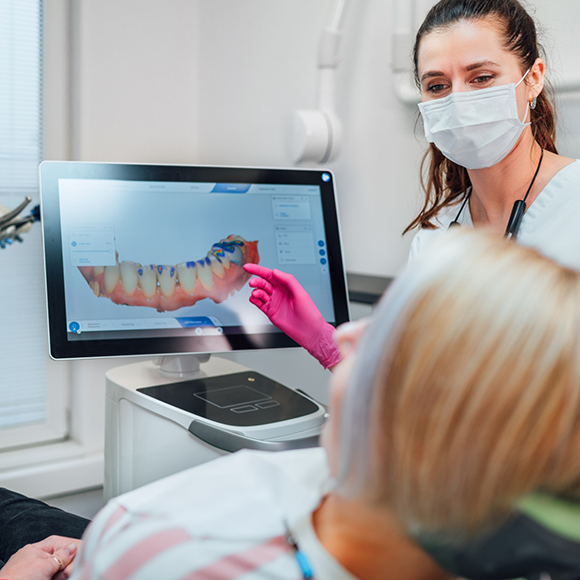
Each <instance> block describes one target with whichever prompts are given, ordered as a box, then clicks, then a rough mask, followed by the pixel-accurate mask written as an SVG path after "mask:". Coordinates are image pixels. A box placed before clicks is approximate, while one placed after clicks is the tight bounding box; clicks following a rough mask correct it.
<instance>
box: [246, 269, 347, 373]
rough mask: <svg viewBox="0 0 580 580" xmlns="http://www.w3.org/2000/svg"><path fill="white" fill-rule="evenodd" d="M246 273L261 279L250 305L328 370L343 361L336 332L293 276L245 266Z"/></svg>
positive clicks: (254, 285)
mask: <svg viewBox="0 0 580 580" xmlns="http://www.w3.org/2000/svg"><path fill="white" fill-rule="evenodd" d="M244 270H245V271H246V272H248V273H249V274H253V275H254V276H258V278H252V279H251V280H250V282H249V285H250V286H251V287H252V288H253V289H254V290H252V295H251V296H250V302H251V303H252V304H254V306H257V307H258V308H259V309H260V310H261V311H262V312H263V313H264V314H265V315H266V316H267V317H268V318H269V319H270V321H271V322H272V324H274V325H276V326H277V327H278V328H279V329H280V330H282V331H283V332H285V333H286V334H287V335H288V336H289V337H290V338H291V339H293V340H295V341H296V342H297V343H298V344H299V345H300V346H303V347H304V348H305V349H306V350H307V351H308V352H309V353H310V354H311V355H312V356H313V357H314V358H316V359H317V360H318V361H319V362H320V364H321V365H322V366H323V367H324V368H325V369H327V368H329V367H332V366H334V365H335V364H336V363H338V362H339V361H340V359H341V358H342V355H341V354H340V352H339V350H338V348H337V346H336V344H335V343H334V339H333V336H334V332H335V328H334V326H332V324H328V322H326V321H325V320H324V318H322V314H320V312H319V311H318V308H316V305H315V304H314V302H313V301H312V298H310V296H308V293H307V292H306V290H304V288H302V286H301V285H300V283H299V282H298V280H296V278H294V276H292V274H286V273H285V272H280V270H270V269H269V268H264V266H258V264H246V265H245V266H244Z"/></svg>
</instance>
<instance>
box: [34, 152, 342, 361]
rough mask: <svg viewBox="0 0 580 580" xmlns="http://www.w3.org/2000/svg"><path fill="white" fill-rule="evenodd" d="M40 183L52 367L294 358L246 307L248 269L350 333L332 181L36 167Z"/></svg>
mask: <svg viewBox="0 0 580 580" xmlns="http://www.w3.org/2000/svg"><path fill="white" fill-rule="evenodd" d="M40 184H41V210H42V225H43V236H44V253H45V267H46V289H47V300H48V327H49V344H50V354H51V356H52V357H53V358H55V359H74V358H94V357H117V356H134V355H180V354H185V353H212V352H224V351H230V350H246V349H257V348H258V349H260V348H281V347H292V346H297V345H296V343H295V342H294V341H292V340H291V339H290V338H289V337H288V336H286V335H285V334H284V333H283V332H281V331H280V330H279V329H277V328H276V327H275V326H273V325H272V324H271V323H270V321H269V320H268V318H267V317H266V316H265V315H264V314H263V313H262V312H261V311H260V310H258V309H257V308H256V307H255V306H253V305H252V304H251V303H250V302H249V300H248V298H249V295H250V292H251V288H250V287H249V286H248V283H247V282H248V279H249V277H250V276H249V275H248V274H247V273H245V272H244V270H243V267H242V266H243V264H244V263H248V262H252V263H259V264H260V265H263V266H266V267H268V268H277V269H279V270H283V271H285V272H289V273H291V274H293V275H294V276H295V277H296V278H297V279H298V280H299V282H300V283H301V284H302V286H303V287H304V288H305V289H306V290H307V291H308V293H309V294H310V296H311V297H312V299H313V300H314V302H315V303H316V305H317V306H318V308H319V309H320V311H321V313H322V315H323V316H324V318H325V320H327V321H328V322H330V323H331V324H334V325H338V324H340V323H342V322H345V321H346V320H348V303H347V292H346V283H345V273H344V267H343V262H342V253H341V243H340V234H339V224H338V216H337V208H336V199H335V191H334V178H333V175H332V173H330V172H329V171H323V170H302V169H270V168H241V167H216V166H177V165H142V164H115V163H83V162H57V161H45V162H44V163H42V164H41V166H40Z"/></svg>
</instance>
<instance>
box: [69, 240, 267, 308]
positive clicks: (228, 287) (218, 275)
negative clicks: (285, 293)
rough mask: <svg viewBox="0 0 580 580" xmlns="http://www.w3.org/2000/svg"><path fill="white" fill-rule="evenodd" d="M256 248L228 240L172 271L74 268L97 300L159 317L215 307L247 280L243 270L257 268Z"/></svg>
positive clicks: (130, 265)
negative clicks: (206, 304) (203, 305)
mask: <svg viewBox="0 0 580 580" xmlns="http://www.w3.org/2000/svg"><path fill="white" fill-rule="evenodd" d="M259 261H260V256H259V254H258V242H257V241H255V242H246V240H244V238H242V237H241V236H233V235H231V236H228V237H227V238H225V239H223V240H220V241H219V242H218V243H217V244H214V245H213V246H212V247H211V250H210V251H209V252H208V253H207V256H206V257H205V258H203V259H202V260H196V261H193V262H182V263H180V264H177V265H176V266H168V265H155V264H149V265H144V266H142V265H141V264H137V263H136V262H125V261H124V262H121V263H119V261H118V259H117V263H116V264H115V265H114V266H79V270H80V271H81V274H82V275H83V277H84V278H85V280H86V281H87V282H88V284H89V286H90V287H91V289H92V291H93V292H94V294H95V295H96V296H104V297H106V298H109V299H110V300H112V301H113V302H114V303H115V304H125V305H128V306H148V307H151V308H155V309H157V310H158V311H159V312H164V311H167V310H170V311H171V310H177V309H179V308H183V307H185V306H193V305H194V304H195V303H196V302H198V301H199V300H203V299H204V298H210V299H211V300H213V301H214V302H216V303H217V304H219V303H220V302H223V301H224V300H225V299H226V298H228V296H232V295H233V294H234V292H236V291H239V290H241V288H242V287H243V286H244V284H245V283H246V282H247V281H248V279H249V278H250V274H247V273H246V272H245V271H244V269H243V266H244V264H249V263H251V264H258V263H259Z"/></svg>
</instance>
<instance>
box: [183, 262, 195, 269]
mask: <svg viewBox="0 0 580 580" xmlns="http://www.w3.org/2000/svg"><path fill="white" fill-rule="evenodd" d="M185 265H186V266H187V267H188V268H195V260H194V261H193V262H186V263H185Z"/></svg>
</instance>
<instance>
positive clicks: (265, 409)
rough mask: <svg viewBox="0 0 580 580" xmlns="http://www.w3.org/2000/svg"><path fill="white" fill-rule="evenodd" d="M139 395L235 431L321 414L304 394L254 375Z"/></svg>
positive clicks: (182, 384) (156, 389)
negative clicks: (228, 426)
mask: <svg viewBox="0 0 580 580" xmlns="http://www.w3.org/2000/svg"><path fill="white" fill-rule="evenodd" d="M137 391H139V392H140V393H143V394H144V395H147V396H149V397H153V398H154V399H157V400H159V401H163V402H164V403H167V404H169V405H172V406H173V407H177V408H178V409H182V410H184V411H187V412H189V413H192V414H194V415H197V416H198V417H203V418H205V419H210V420H211V421H216V422H218V423H223V424H224V425H231V426H235V427H251V426H254V425H267V424H269V423H277V422H279V421H288V420H290V419H296V418H298V417H305V416H306V415H310V414H312V413H315V412H316V411H317V410H318V406H317V405H316V404H315V403H314V402H313V401H311V400H310V399H307V398H306V397H304V396H303V395H301V394H300V393H297V392H296V391H293V390H292V389H289V388H288V387H285V386H284V385H281V384H280V383H277V382H276V381H273V380H272V379H269V378H268V377H265V376H264V375H261V374H259V373H256V372H252V371H250V372H243V373H235V374H231V375H220V376H218V377H209V378H203V379H195V380H192V381H182V382H179V383H170V384H167V385H160V386H157V387H143V388H142V389H137Z"/></svg>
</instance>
